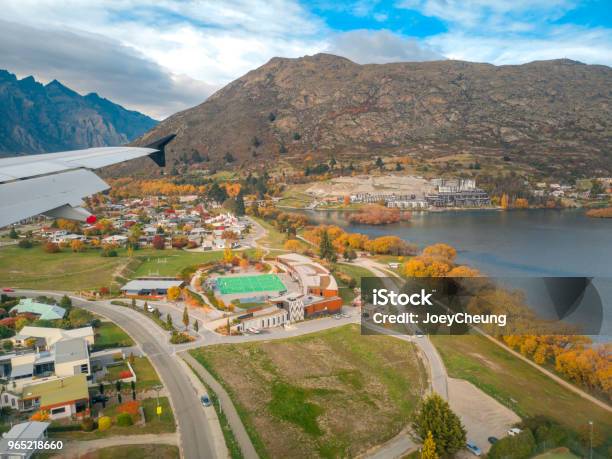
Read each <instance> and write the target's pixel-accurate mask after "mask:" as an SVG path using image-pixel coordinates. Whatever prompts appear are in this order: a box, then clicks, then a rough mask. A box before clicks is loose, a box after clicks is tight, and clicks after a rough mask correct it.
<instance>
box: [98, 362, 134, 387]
mask: <svg viewBox="0 0 612 459" xmlns="http://www.w3.org/2000/svg"><path fill="white" fill-rule="evenodd" d="M106 370H107V373H106V375H105V376H104V380H105V381H108V382H115V381H117V380H118V379H121V378H120V377H119V375H120V374H121V373H122V372H124V371H130V369H129V368H128V366H127V363H125V362H123V361H122V362H117V363H115V364H113V365H109V366H107V367H106Z"/></svg>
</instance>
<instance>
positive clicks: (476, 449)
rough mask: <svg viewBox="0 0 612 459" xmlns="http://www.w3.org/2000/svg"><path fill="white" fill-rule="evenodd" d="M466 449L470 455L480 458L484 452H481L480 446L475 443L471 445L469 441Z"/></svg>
mask: <svg viewBox="0 0 612 459" xmlns="http://www.w3.org/2000/svg"><path fill="white" fill-rule="evenodd" d="M465 447H466V448H467V449H468V451H469V452H470V453H472V454H473V455H474V456H480V455H481V454H482V451H480V448H479V447H478V446H476V445H475V444H474V443H470V442H469V441H468V442H467V443H466V444H465Z"/></svg>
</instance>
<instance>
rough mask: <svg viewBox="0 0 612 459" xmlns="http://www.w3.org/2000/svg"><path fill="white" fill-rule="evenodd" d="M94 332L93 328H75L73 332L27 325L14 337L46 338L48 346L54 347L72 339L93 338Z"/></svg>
mask: <svg viewBox="0 0 612 459" xmlns="http://www.w3.org/2000/svg"><path fill="white" fill-rule="evenodd" d="M93 336H94V331H93V328H92V327H81V328H74V329H72V330H62V329H61V328H50V327H32V326H31V325H27V326H25V327H23V328H22V329H21V331H20V332H19V333H18V334H17V335H15V336H14V337H13V339H15V340H23V339H27V338H44V339H45V341H46V342H47V345H48V346H53V345H54V344H55V343H57V342H58V341H61V340H64V339H72V338H88V337H93Z"/></svg>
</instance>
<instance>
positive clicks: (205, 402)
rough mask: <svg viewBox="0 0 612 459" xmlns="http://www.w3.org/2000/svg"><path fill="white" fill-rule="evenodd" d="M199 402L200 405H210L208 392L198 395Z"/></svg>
mask: <svg viewBox="0 0 612 459" xmlns="http://www.w3.org/2000/svg"><path fill="white" fill-rule="evenodd" d="M200 402H202V406H210V405H212V403H211V401H210V398H209V397H208V394H204V395H202V396H201V397H200Z"/></svg>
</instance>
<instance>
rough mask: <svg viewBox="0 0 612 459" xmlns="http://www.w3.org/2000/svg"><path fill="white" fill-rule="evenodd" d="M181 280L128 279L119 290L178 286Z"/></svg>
mask: <svg viewBox="0 0 612 459" xmlns="http://www.w3.org/2000/svg"><path fill="white" fill-rule="evenodd" d="M181 285H183V281H182V280H164V279H146V280H133V281H129V282H128V283H127V284H125V285H124V286H123V287H121V290H167V289H169V288H170V287H180V286H181Z"/></svg>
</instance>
